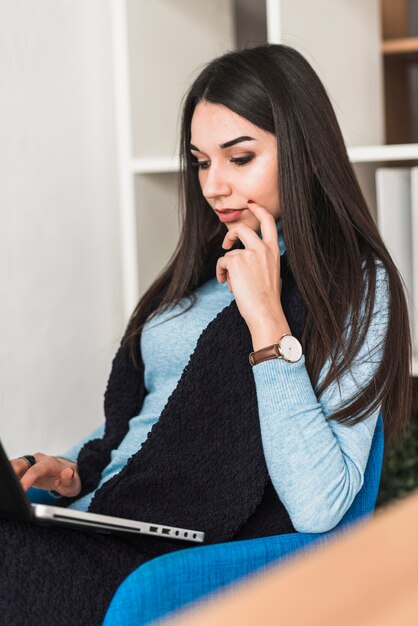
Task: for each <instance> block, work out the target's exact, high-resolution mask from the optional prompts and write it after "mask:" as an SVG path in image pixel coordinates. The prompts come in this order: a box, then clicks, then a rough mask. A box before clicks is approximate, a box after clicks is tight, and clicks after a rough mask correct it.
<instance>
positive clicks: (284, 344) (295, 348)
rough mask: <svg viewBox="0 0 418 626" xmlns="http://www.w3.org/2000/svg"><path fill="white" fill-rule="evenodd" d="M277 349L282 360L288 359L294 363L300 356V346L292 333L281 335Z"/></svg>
mask: <svg viewBox="0 0 418 626" xmlns="http://www.w3.org/2000/svg"><path fill="white" fill-rule="evenodd" d="M279 349H280V353H281V355H282V357H283V358H284V360H285V361H290V363H296V362H297V361H299V360H300V359H301V358H302V346H301V345H300V343H299V341H298V340H297V339H296V337H293V336H292V335H285V336H284V337H282V339H281V341H280V343H279Z"/></svg>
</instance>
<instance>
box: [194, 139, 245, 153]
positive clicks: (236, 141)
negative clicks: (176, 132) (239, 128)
mask: <svg viewBox="0 0 418 626" xmlns="http://www.w3.org/2000/svg"><path fill="white" fill-rule="evenodd" d="M241 141H254V137H248V135H242V137H237V138H236V139H231V140H230V141H226V142H225V143H221V144H220V145H219V147H220V148H221V149H222V150H225V148H230V147H231V146H235V144H237V143H241ZM190 150H196V152H200V150H199V148H197V147H196V146H194V145H193V144H192V143H191V144H190Z"/></svg>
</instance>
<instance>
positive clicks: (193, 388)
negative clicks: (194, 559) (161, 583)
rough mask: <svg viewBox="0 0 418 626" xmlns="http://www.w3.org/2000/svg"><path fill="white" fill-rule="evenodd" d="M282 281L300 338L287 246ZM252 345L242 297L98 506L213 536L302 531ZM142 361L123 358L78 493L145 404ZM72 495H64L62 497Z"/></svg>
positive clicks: (85, 454)
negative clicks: (276, 453) (272, 471)
mask: <svg viewBox="0 0 418 626" xmlns="http://www.w3.org/2000/svg"><path fill="white" fill-rule="evenodd" d="M221 254H224V251H222V252H221V253H218V254H217V255H216V256H215V257H212V259H211V262H210V263H209V264H208V266H207V268H206V272H205V274H204V276H203V277H202V280H201V283H203V282H205V281H206V280H207V279H209V278H211V277H212V276H214V275H215V274H214V270H215V265H216V260H217V258H218V257H219V256H221ZM281 278H282V294H281V302H282V306H283V310H284V313H285V315H286V318H287V321H288V323H289V326H290V328H291V330H292V333H293V334H294V335H295V336H296V337H298V338H299V340H300V339H301V338H302V332H303V328H304V324H305V318H306V309H305V305H304V303H303V300H302V296H301V294H300V291H299V289H298V288H297V286H296V283H295V280H294V277H293V274H292V272H291V270H290V267H289V263H288V259H287V254H286V253H284V254H283V255H282V257H281ZM201 283H200V284H201ZM185 332H187V329H186V328H185ZM139 346H140V342H139V340H138V350H139ZM251 351H252V342H251V335H250V333H249V330H248V327H247V325H246V323H245V321H244V319H243V318H242V316H241V314H240V313H239V310H238V307H237V305H236V302H235V300H233V301H232V302H231V303H230V304H229V305H228V306H227V307H225V308H224V309H223V310H222V311H220V312H219V313H218V315H217V316H216V317H215V318H214V319H213V320H212V321H211V322H210V323H209V324H208V326H207V327H206V328H205V329H204V330H203V331H202V333H201V335H200V337H199V339H198V342H197V345H196V348H195V350H194V352H193V354H192V355H191V357H190V359H189V362H188V364H187V365H186V367H185V369H184V371H183V373H182V375H181V377H180V380H179V382H178V384H177V387H176V388H175V389H174V391H173V392H172V394H171V396H170V397H169V398H168V400H167V403H166V405H165V407H164V409H163V411H162V413H161V415H160V417H159V419H158V421H157V422H156V423H155V424H154V426H153V427H152V429H151V431H150V432H149V434H148V437H147V439H146V441H145V442H144V443H143V445H142V447H141V448H140V450H139V451H138V452H137V453H136V454H134V455H133V456H132V457H131V458H130V459H129V460H128V462H127V464H126V465H125V467H124V468H123V469H122V470H121V471H120V472H119V474H117V475H116V476H114V477H113V478H111V479H110V480H109V481H107V482H106V483H105V484H104V485H103V486H102V487H101V488H100V489H97V491H96V494H95V496H94V498H93V500H92V503H91V505H90V507H89V511H92V512H96V513H103V514H106V515H114V516H117V517H125V518H130V519H138V520H142V521H145V522H154V523H160V524H167V525H170V526H179V527H182V528H189V529H193V530H199V531H204V532H205V534H206V539H205V543H219V542H223V541H228V540H238V539H248V538H253V537H262V536H269V535H275V534H281V533H287V532H294V528H293V525H292V523H291V521H290V518H289V516H288V513H287V511H286V509H285V507H284V506H283V504H282V503H281V501H280V499H279V497H278V495H277V493H276V491H275V489H274V487H273V485H272V483H271V480H270V478H269V474H268V470H267V466H266V462H265V458H264V453H263V447H262V440H261V432H260V423H259V415H258V407H257V397H256V389H255V383H254V379H253V373H252V368H251V365H250V364H249V361H248V355H249V353H250V352H251ZM138 359H139V362H140V368H139V370H138V369H136V368H135V367H134V366H133V364H132V362H131V358H130V355H129V352H128V349H127V348H125V347H121V348H119V350H118V352H117V354H116V356H115V358H114V360H113V364H112V370H111V374H110V378H109V381H108V385H107V389H106V393H105V415H106V428H105V434H104V437H103V438H102V439H94V440H92V441H90V442H88V443H87V444H86V445H85V446H84V447H83V448H82V450H81V452H80V454H79V457H78V466H79V471H80V476H81V480H82V485H83V490H82V492H81V494H80V495H79V496H78V497H80V496H81V495H84V494H86V493H89V492H90V491H92V490H94V489H96V488H97V485H98V483H99V481H100V476H101V473H102V471H103V469H104V468H105V467H106V465H107V464H108V463H109V461H110V454H111V451H112V450H113V449H114V448H117V447H118V446H119V444H120V442H121V441H122V439H123V438H124V436H125V435H126V433H127V431H128V424H129V420H130V418H131V417H133V416H136V415H138V413H139V412H140V410H141V406H142V404H143V401H144V396H145V394H146V389H145V386H144V365H143V362H142V359H141V355H140V354H138ZM256 367H257V366H256ZM71 501H72V500H70V499H66V498H63V499H62V504H63V505H64V506H65V505H66V504H68V503H69V502H71ZM142 539H144V537H142ZM161 541H162V540H160V539H158V540H157V539H153V540H152V542H151V543H152V544H153V545H154V546H155V545H156V544H155V542H161ZM166 545H168V544H166ZM183 547H184V546H183ZM161 551H162V552H163V551H164V547H163V545H162V547H161Z"/></svg>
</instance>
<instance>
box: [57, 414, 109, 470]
mask: <svg viewBox="0 0 418 626" xmlns="http://www.w3.org/2000/svg"><path fill="white" fill-rule="evenodd" d="M104 428H105V423H104V422H103V423H102V424H100V426H98V427H97V428H95V430H94V431H93V432H92V433H90V434H89V435H86V437H83V439H81V441H79V442H78V443H76V444H75V445H74V446H72V447H71V448H69V450H67V451H66V452H64V453H63V454H58V455H57V456H62V457H64V458H66V459H70V460H72V461H76V459H77V457H78V455H79V452H80V450H81V448H82V447H83V446H84V444H85V443H87V441H91V439H98V438H101V437H103V435H104Z"/></svg>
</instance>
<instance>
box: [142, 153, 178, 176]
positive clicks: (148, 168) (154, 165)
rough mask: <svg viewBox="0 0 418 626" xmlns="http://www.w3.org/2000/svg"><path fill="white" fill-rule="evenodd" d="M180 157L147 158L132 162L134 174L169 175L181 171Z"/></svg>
mask: <svg viewBox="0 0 418 626" xmlns="http://www.w3.org/2000/svg"><path fill="white" fill-rule="evenodd" d="M179 167H180V165H179V158H178V157H146V158H141V159H133V160H132V161H131V172H132V174H169V173H171V172H178V171H179Z"/></svg>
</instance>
